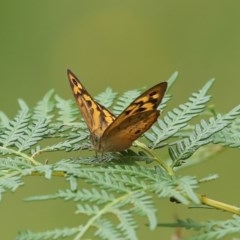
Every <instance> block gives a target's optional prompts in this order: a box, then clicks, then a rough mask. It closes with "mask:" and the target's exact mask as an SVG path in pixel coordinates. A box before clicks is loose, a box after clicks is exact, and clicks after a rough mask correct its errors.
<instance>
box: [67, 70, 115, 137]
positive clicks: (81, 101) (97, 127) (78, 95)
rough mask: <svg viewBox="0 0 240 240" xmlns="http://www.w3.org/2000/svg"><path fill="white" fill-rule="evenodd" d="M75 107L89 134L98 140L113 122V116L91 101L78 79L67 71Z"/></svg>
mask: <svg viewBox="0 0 240 240" xmlns="http://www.w3.org/2000/svg"><path fill="white" fill-rule="evenodd" d="M67 74H68V79H69V82H70V86H71V88H72V91H73V94H74V97H75V99H76V102H77V105H78V107H79V109H80V112H81V114H82V117H83V118H84V120H85V122H86V124H87V126H88V129H89V131H90V133H91V134H93V135H95V136H94V138H96V137H97V138H100V137H101V136H102V134H103V132H104V130H105V129H106V128H107V127H108V126H109V125H110V124H111V123H112V122H113V121H114V119H115V116H114V115H113V114H112V113H111V112H110V111H109V110H108V109H106V108H105V107H104V106H102V105H101V104H99V103H97V102H96V101H94V100H93V98H92V97H91V95H90V94H89V93H88V92H87V90H86V89H85V87H84V86H83V85H82V83H81V82H80V81H79V80H78V78H77V77H76V76H75V75H74V74H73V73H72V72H71V71H70V70H68V71H67Z"/></svg>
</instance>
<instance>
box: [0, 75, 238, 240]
mask: <svg viewBox="0 0 240 240" xmlns="http://www.w3.org/2000/svg"><path fill="white" fill-rule="evenodd" d="M176 77H177V73H174V74H173V75H172V76H171V77H170V79H169V80H168V82H169V86H171V85H172V84H173V83H174V81H175V79H176ZM213 82H214V81H213V80H210V81H208V82H207V83H206V84H205V85H204V86H203V87H202V88H201V89H200V90H199V91H198V92H196V93H193V94H192V95H191V96H190V97H189V99H188V101H187V102H186V103H184V104H180V105H179V106H178V107H175V108H173V109H172V110H171V109H167V103H168V102H169V101H170V100H171V95H170V94H169V92H168V93H167V94H166V95H165V97H164V99H163V102H162V104H161V106H160V109H161V110H163V109H164V112H163V113H162V117H161V118H160V119H159V120H158V121H157V122H156V124H155V125H154V126H153V127H152V128H151V130H150V131H148V132H147V133H145V135H144V136H145V140H146V142H147V144H148V145H149V146H151V148H148V147H147V146H146V145H144V144H142V143H141V144H140V143H136V146H137V147H138V148H136V149H134V150H132V149H129V150H127V151H124V152H121V153H105V154H104V155H103V156H96V155H95V153H93V152H92V153H90V156H89V157H84V155H86V154H85V151H84V150H91V145H90V142H89V140H88V136H89V132H88V130H87V127H86V124H85V123H84V121H83V120H82V119H81V116H80V114H79V111H78V108H77V106H76V104H75V102H74V101H73V100H65V99H63V98H61V97H60V96H58V95H56V94H54V91H53V90H50V91H49V92H47V93H46V95H45V96H44V97H43V99H42V100H40V101H39V102H38V103H37V104H36V106H35V107H33V108H32V109H30V108H29V107H28V105H27V104H26V103H25V102H24V101H23V100H19V111H18V113H17V114H16V116H15V117H14V118H13V119H9V118H8V116H7V115H6V114H5V113H2V112H0V155H1V156H0V200H1V199H2V197H3V196H4V193H5V192H8V191H16V190H17V189H18V188H19V187H20V186H22V185H24V177H25V176H31V177H34V176H42V177H45V178H47V179H52V178H54V177H55V176H58V177H63V178H65V179H66V180H67V181H68V183H69V187H68V188H66V189H58V190H57V191H56V192H55V193H51V194H45V195H39V196H31V197H28V198H27V199H26V200H28V201H45V200H51V201H55V200H56V199H57V200H61V201H72V202H74V204H75V209H76V213H77V214H78V216H79V221H78V222H77V223H76V225H75V226H73V227H65V228H57V229H54V230H51V229H50V230H45V231H44V230H43V231H42V232H34V231H31V230H27V231H21V232H20V233H19V234H18V235H17V237H16V239H18V240H30V239H34V240H35V239H61V238H64V237H68V238H70V239H75V240H77V239H85V238H86V236H87V237H89V236H91V237H92V238H94V237H95V238H96V239H119V240H120V239H136V240H137V239H140V237H139V235H138V227H139V224H140V223H139V222H138V220H137V219H138V216H141V217H143V218H144V219H145V223H146V226H148V227H149V229H150V230H154V229H156V228H157V227H158V226H159V224H158V222H159V219H158V215H157V211H158V210H159V209H158V207H157V206H159V205H157V204H156V201H160V199H162V198H170V199H174V200H175V201H176V202H180V203H181V204H185V205H189V204H194V205H195V206H196V205H197V206H202V204H205V205H208V206H211V207H216V208H219V206H221V204H220V205H219V204H218V205H217V206H214V204H209V202H208V201H205V200H204V199H203V198H201V196H200V195H199V194H198V193H197V189H198V187H199V184H201V183H203V182H205V183H206V182H208V181H210V180H215V179H216V175H211V176H207V177H205V178H203V179H197V178H196V177H195V176H180V175H177V174H176V172H175V170H178V169H181V168H180V167H184V166H187V165H188V164H191V163H192V162H200V161H203V160H206V159H208V158H209V157H210V156H211V155H212V154H215V153H216V152H217V151H218V148H217V147H216V146H219V144H221V146H228V147H235V148H239V147H240V118H239V115H240V106H237V107H235V108H234V109H232V110H230V111H229V112H228V113H226V114H220V113H217V114H214V115H211V116H210V117H209V114H206V112H209V111H207V110H208V105H209V102H210V99H211V96H210V95H209V93H208V92H209V89H210V88H211V86H212V84H213ZM140 93H141V91H140V90H132V91H128V92H126V93H124V94H123V95H122V96H120V97H117V94H116V93H115V92H114V91H113V90H112V89H110V88H107V89H106V91H105V92H103V93H101V94H99V95H98V97H97V100H98V101H99V102H100V103H101V104H103V105H104V106H106V107H108V108H109V107H110V110H113V113H114V114H116V115H118V114H119V113H120V112H122V110H123V109H125V108H126V107H127V106H128V105H129V104H130V103H131V101H132V100H134V99H135V98H136V97H137V96H138V95H139V94H140ZM193 119H194V122H193ZM214 147H216V148H214ZM158 148H163V149H164V148H165V149H167V150H168V152H169V157H167V159H162V157H161V158H160V157H159V155H161V152H160V151H161V150H160V151H159V153H158V150H157V149H158ZM73 151H78V155H79V157H78V158H75V159H72V158H71V159H63V158H61V157H57V158H56V157H55V159H54V158H53V157H52V155H50V154H51V152H73ZM83 152H84V154H83ZM165 152H166V151H165ZM69 154H70V153H69ZM158 154H159V155H158ZM39 155H41V159H46V160H45V161H42V160H40V158H39ZM49 155H50V156H51V157H49ZM48 159H50V160H49V161H48ZM146 163H151V164H146ZM82 181H84V182H85V184H87V187H85V188H83V187H79V183H81V182H82ZM156 199H157V200H156ZM222 209H223V210H225V211H230V212H234V213H236V214H239V212H240V211H238V210H237V209H236V208H233V207H232V208H231V207H229V208H228V209H226V208H225V205H224V204H223V206H222ZM82 216H84V219H87V221H84V222H82V221H81V219H82ZM229 221H230V222H229V228H228V227H226V228H225V229H224V228H217V227H215V228H214V224H215V226H220V225H221V224H224V223H228V220H227V221H223V222H222V223H220V222H217V221H213V222H204V223H197V222H194V221H180V220H179V221H178V222H177V223H174V224H168V225H167V226H172V227H186V228H188V227H192V228H195V229H196V226H197V227H198V229H202V233H201V234H200V235H198V236H197V237H198V238H196V237H195V236H194V237H193V239H211V238H213V239H215V238H217V237H218V238H221V237H223V236H227V235H228V234H229V233H230V232H231V231H230V230H229V229H233V230H234V231H235V230H236V231H237V229H238V230H239V227H236V228H234V224H235V226H239V218H238V217H236V218H233V219H231V220H229ZM236 224H238V225H236ZM210 225H211V226H210ZM165 226H166V225H165ZM207 229H211V231H210V232H209V231H208V230H207ZM150 233H151V232H150ZM150 233H149V234H150ZM201 236H204V237H205V238H204V237H202V238H201Z"/></svg>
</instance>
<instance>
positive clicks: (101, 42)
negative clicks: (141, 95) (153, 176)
mask: <svg viewBox="0 0 240 240" xmlns="http://www.w3.org/2000/svg"><path fill="white" fill-rule="evenodd" d="M239 7H240V2H239V1H218V0H213V1H206V0H201V1H190V0H188V1H187V0H182V1H179V0H172V1H157V0H115V1H114V0H101V1H99V0H84V1H83V0H75V1H63V0H52V1H46V0H43V1H29V0H28V1H27V0H22V1H2V2H1V7H0V19H1V21H0V25H1V39H0V70H1V80H0V81H1V88H0V99H1V101H0V102H1V105H0V110H2V111H4V112H5V113H6V114H7V115H8V116H10V117H13V116H14V115H15V114H16V111H17V109H18V105H17V99H18V98H23V99H24V100H26V102H27V103H28V104H29V105H30V106H34V104H35V103H36V102H37V101H38V100H40V99H41V98H42V97H43V95H44V94H45V93H46V92H47V91H48V90H49V89H52V88H54V89H55V90H56V92H57V93H58V94H59V95H60V96H62V97H64V98H67V99H68V98H72V93H71V91H70V88H69V85H68V81H67V77H66V69H67V68H70V69H71V70H72V71H73V72H74V73H75V74H76V75H77V76H79V77H80V78H81V79H83V82H84V84H85V86H86V87H87V89H88V90H89V92H90V93H92V95H96V94H98V93H99V92H101V91H103V90H104V89H105V88H106V87H107V86H111V87H112V88H114V90H115V91H118V92H123V91H126V90H129V89H133V88H138V87H142V86H146V87H150V86H152V85H153V84H156V83H158V82H160V81H164V80H166V79H168V77H169V76H170V75H171V74H172V73H173V72H174V71H176V70H177V71H179V73H180V76H179V78H178V81H177V83H176V84H175V85H174V87H173V88H172V90H171V93H172V94H173V95H174V98H173V100H172V103H171V105H172V106H177V105H178V104H180V103H184V102H185V101H186V100H187V98H188V97H189V95H190V94H191V93H192V92H193V91H196V90H198V89H199V88H201V87H202V86H203V84H204V83H205V82H206V81H207V80H209V79H210V78H212V77H215V78H216V82H215V85H214V88H213V89H212V91H211V92H212V94H213V96H214V98H213V103H215V105H216V108H217V110H219V111H222V112H226V111H228V110H230V109H231V108H233V107H234V106H235V105H237V104H239V86H240V83H239V79H240V72H239V66H240V61H239V60H240V25H239V23H240V14H239ZM238 156H239V152H238V151H237V150H227V151H225V152H223V153H221V155H218V156H216V157H215V158H214V159H213V160H211V161H209V162H207V163H204V164H201V165H198V166H196V167H191V168H188V169H186V170H184V171H182V173H181V174H185V173H187V174H192V175H197V176H199V177H203V176H205V175H207V174H208V173H219V174H220V176H221V178H220V179H218V180H217V181H215V182H212V183H209V184H206V186H203V188H202V189H201V190H199V192H201V193H205V194H207V195H208V196H210V197H212V198H215V199H218V200H220V201H224V202H228V203H231V204H236V205H237V204H238V203H239V200H240V195H239V194H237V189H238V188H237V184H236V183H237V182H238V181H239V174H238V168H239V166H240V164H239V163H238V161H239V159H238ZM233 179H234V180H233ZM26 181H27V184H26V186H25V187H24V188H21V189H19V190H17V191H16V192H15V193H8V194H6V195H5V196H4V198H3V202H2V203H1V205H0V211H1V219H0V229H1V231H0V236H1V239H13V237H14V236H15V235H16V233H17V231H18V230H20V229H29V228H30V229H32V230H35V231H41V230H45V229H52V228H55V227H62V226H69V227H71V226H76V225H77V224H78V223H79V222H78V218H77V216H73V214H72V213H73V212H74V210H75V209H74V206H72V205H71V204H67V203H63V202H60V201H59V203H58V204H56V202H44V203H36V202H33V203H30V204H27V203H25V202H23V201H22V199H23V198H24V197H27V196H29V195H36V194H41V193H46V192H49V193H51V192H54V191H55V190H56V189H58V188H64V187H65V184H66V183H65V182H64V180H62V179H52V180H51V181H47V180H43V179H42V178H40V177H39V178H38V177H31V178H28V179H26ZM216 214H218V218H219V219H220V218H221V219H225V218H227V217H230V215H229V214H223V213H221V212H217V211H215V210H212V211H202V210H187V209H186V208H185V207H183V206H175V205H174V204H170V203H169V202H168V201H166V202H159V216H160V217H159V218H160V220H161V221H162V222H170V221H173V220H174V218H175V217H176V216H178V217H190V218H197V219H202V220H205V219H210V218H213V219H214V218H216V216H217V215H216ZM145 230H146V227H145V226H144V223H143V224H142V228H141V229H140V231H139V232H140V234H141V236H142V237H141V238H140V239H145V237H146V235H148V232H147V231H145ZM173 231H174V230H169V229H158V230H157V231H155V234H156V235H154V236H155V238H154V239H170V235H171V233H172V232H173ZM152 234H153V233H152ZM152 236H153V235H152Z"/></svg>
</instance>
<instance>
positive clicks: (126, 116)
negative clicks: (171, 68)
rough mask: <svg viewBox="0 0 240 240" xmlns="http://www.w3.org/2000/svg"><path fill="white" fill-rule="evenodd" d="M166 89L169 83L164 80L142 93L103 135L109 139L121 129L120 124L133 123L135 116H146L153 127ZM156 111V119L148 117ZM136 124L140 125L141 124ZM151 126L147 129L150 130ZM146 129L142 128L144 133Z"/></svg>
mask: <svg viewBox="0 0 240 240" xmlns="http://www.w3.org/2000/svg"><path fill="white" fill-rule="evenodd" d="M166 89H167V83H166V82H162V83H159V84H157V85H155V86H153V87H152V88H150V89H148V90H147V91H145V92H144V93H142V94H141V95H140V96H139V97H137V98H136V99H135V100H134V101H133V102H132V103H131V104H130V105H129V106H128V107H127V108H126V109H125V110H124V111H123V112H122V113H121V114H120V115H119V116H118V117H117V118H116V119H115V120H114V122H113V123H112V124H110V125H109V127H107V129H106V130H105V131H104V133H103V137H105V138H106V139H108V138H109V137H110V136H111V135H114V134H115V132H116V131H119V126H121V125H122V124H123V123H125V124H126V123H129V125H131V124H132V123H131V121H132V120H131V119H132V118H134V116H135V118H139V119H142V118H144V117H146V118H147V119H146V121H147V122H148V124H149V125H150V126H149V127H151V125H152V124H153V123H154V122H155V121H156V118H157V117H158V116H159V114H160V112H159V110H157V107H158V105H159V104H160V103H161V101H162V98H163V96H164V93H165V91H166ZM147 112H149V113H147ZM154 112H155V115H156V116H157V117H155V120H154V121H152V118H148V117H147V116H148V115H151V116H152V115H153V113H154ZM150 113H151V114H150ZM129 120H131V121H129ZM136 124H137V125H139V126H140V124H138V123H136ZM136 127H137V126H136ZM149 127H148V128H147V129H146V130H148V129H149ZM141 128H143V126H140V129H141ZM143 129H144V128H143ZM146 130H145V131H146ZM120 131H121V130H120ZM145 131H144V130H142V133H143V132H145ZM140 135H141V134H140ZM140 135H139V136H140Z"/></svg>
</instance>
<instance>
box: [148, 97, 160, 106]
mask: <svg viewBox="0 0 240 240" xmlns="http://www.w3.org/2000/svg"><path fill="white" fill-rule="evenodd" d="M149 101H150V102H151V103H153V104H154V105H155V103H157V102H158V99H157V98H150V99H149Z"/></svg>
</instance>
